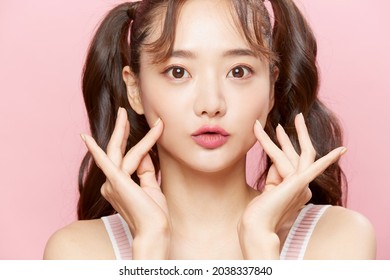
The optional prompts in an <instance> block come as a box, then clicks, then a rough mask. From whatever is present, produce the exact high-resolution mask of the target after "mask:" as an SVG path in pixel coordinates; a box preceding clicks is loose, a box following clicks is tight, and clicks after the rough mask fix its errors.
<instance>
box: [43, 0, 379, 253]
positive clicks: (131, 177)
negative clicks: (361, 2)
mask: <svg viewBox="0 0 390 280" xmlns="http://www.w3.org/2000/svg"><path fill="white" fill-rule="evenodd" d="M270 2H271V6H272V10H273V14H274V22H273V24H272V23H271V21H270V16H269V12H268V10H267V7H266V6H265V4H264V3H263V1H261V0H245V1H242V0H240V1H238V0H216V1H208V0H186V1H185V0H174V1H173V0H161V1H156V0H155V1H152V0H144V1H141V2H134V3H124V4H121V5H119V6H118V7H116V8H114V9H113V10H112V11H110V13H109V14H108V15H107V16H106V18H105V19H104V21H103V22H102V23H101V25H100V27H99V29H98V31H97V33H96V35H95V37H94V39H93V41H92V43H91V46H90V50H89V54H88V57H87V61H86V64H85V69H84V77H83V93H84V99H85V104H86V108H87V112H88V116H89V120H90V128H91V133H92V137H91V136H88V135H84V134H82V139H83V140H84V141H85V144H86V146H87V148H88V150H89V153H87V155H86V157H85V158H84V161H83V162H82V165H81V168H80V177H79V178H80V180H79V181H80V183H79V184H80V200H79V208H78V214H79V220H80V221H77V222H75V223H74V224H71V225H69V226H67V227H65V228H63V229H61V230H59V231H58V232H56V233H55V234H54V235H53V236H52V237H51V238H50V240H49V242H48V244H47V246H46V250H45V256H44V257H45V258H47V259H62V258H66V259H114V258H117V259H121V258H122V259H279V258H282V259H303V258H304V259H355V258H356V259H371V258H375V237H374V233H373V229H372V226H371V224H370V223H369V222H368V221H367V220H366V219H365V218H364V217H362V216H361V215H360V214H358V213H355V212H353V211H351V210H347V209H345V208H343V207H341V205H342V178H343V174H342V171H341V169H340V166H339V164H338V160H339V158H340V157H341V156H342V154H344V153H345V151H346V149H345V148H344V147H342V146H341V132H340V128H339V125H338V123H337V120H336V119H335V118H334V117H333V115H332V114H331V113H330V112H329V110H328V109H326V107H325V106H324V105H323V104H322V103H321V102H320V101H319V100H318V97H317V91H318V73H317V69H316V42H315V39H314V37H313V35H312V32H311V30H310V28H309V26H308V25H307V23H306V21H305V19H304V18H303V16H302V15H301V13H300V12H299V10H298V9H297V7H296V6H295V4H294V3H293V2H292V1H291V0H275V1H274V0H273V1H270ZM129 36H130V37H129ZM256 141H259V142H260V144H261V146H262V147H263V149H264V151H265V153H266V156H265V157H264V166H265V168H264V171H263V174H262V175H261V176H260V178H259V181H258V184H257V186H256V187H254V188H253V187H251V186H248V184H247V182H246V177H245V170H246V166H245V162H246V154H247V152H248V150H249V149H250V148H251V147H252V146H253V145H254V144H255V142H256Z"/></svg>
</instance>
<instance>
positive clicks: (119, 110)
mask: <svg viewBox="0 0 390 280" xmlns="http://www.w3.org/2000/svg"><path fill="white" fill-rule="evenodd" d="M121 109H122V107H119V108H118V113H117V115H116V116H117V117H119V114H120V112H121Z"/></svg>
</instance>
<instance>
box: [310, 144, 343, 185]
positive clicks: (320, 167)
mask: <svg viewBox="0 0 390 280" xmlns="http://www.w3.org/2000/svg"><path fill="white" fill-rule="evenodd" d="M346 151H347V149H346V148H345V147H339V148H336V149H334V150H332V151H331V152H329V153H328V154H326V155H325V156H323V157H322V158H319V159H318V160H316V161H315V162H314V163H313V164H311V165H310V166H309V167H308V168H307V169H306V170H305V171H303V173H302V175H303V177H304V178H305V180H306V181H307V182H306V183H307V184H309V183H310V182H311V181H313V180H314V179H315V178H316V177H317V176H318V175H320V174H321V173H322V172H324V171H325V169H327V168H328V167H329V166H330V165H331V164H333V163H335V162H336V161H337V160H338V159H340V157H341V156H342V155H343V154H345V153H346Z"/></svg>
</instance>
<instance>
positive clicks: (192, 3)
mask: <svg viewBox="0 0 390 280" xmlns="http://www.w3.org/2000/svg"><path fill="white" fill-rule="evenodd" d="M166 9H167V6H166V5H165V6H162V7H161V8H160V9H158V10H157V11H155V12H154V13H153V14H154V20H153V22H152V25H151V30H150V31H151V32H149V34H148V36H147V38H146V40H145V42H146V44H153V43H154V42H157V41H159V40H161V35H162V34H163V30H164V22H165V20H166V18H165V17H166V14H167V13H166ZM232 11H233V6H232V3H231V1H230V0H213V1H210V0H185V1H183V4H182V6H181V7H180V9H179V10H178V11H177V19H176V22H175V23H173V22H171V23H172V24H170V25H171V26H169V27H168V28H169V29H171V31H172V30H173V29H174V31H175V32H174V33H175V38H174V42H165V43H174V44H175V43H178V42H182V43H183V42H184V41H185V42H187V43H190V44H191V45H192V44H193V43H194V42H198V43H203V44H204V43H210V42H212V41H216V37H215V36H214V35H216V34H220V35H221V37H223V38H226V39H231V40H233V41H235V42H236V43H241V45H243V46H244V45H246V46H248V44H247V42H246V39H245V36H244V34H243V31H242V29H240V28H239V26H240V23H239V19H237V16H236V15H235V13H233V12H232Z"/></svg>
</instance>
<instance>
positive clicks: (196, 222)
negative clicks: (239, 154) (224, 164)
mask: <svg viewBox="0 0 390 280" xmlns="http://www.w3.org/2000/svg"><path fill="white" fill-rule="evenodd" d="M160 163H161V178H162V179H161V186H162V189H163V192H164V195H165V197H166V199H167V203H168V208H169V213H170V216H171V220H172V227H173V230H174V231H177V230H179V229H180V231H182V232H187V233H188V232H191V233H193V232H194V230H195V229H196V230H198V232H201V231H203V232H205V233H208V234H209V233H210V231H211V230H213V229H214V230H215V231H224V230H226V229H227V228H231V227H234V229H235V228H236V226H237V224H238V221H239V219H240V217H241V215H242V212H243V211H244V209H245V207H246V206H247V204H248V203H249V202H250V201H251V200H252V199H253V197H254V196H255V195H256V194H257V192H256V191H254V190H253V189H252V188H250V187H249V186H248V185H247V183H246V176H245V163H246V158H245V157H244V158H242V159H241V160H240V161H239V162H237V163H236V164H233V165H232V166H231V167H229V168H226V169H225V170H221V171H218V172H214V173H206V172H200V171H196V170H193V169H191V168H189V167H187V166H184V165H182V164H180V163H178V162H174V161H173V160H172V159H171V158H160ZM167 166H169V168H166V167H167Z"/></svg>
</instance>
